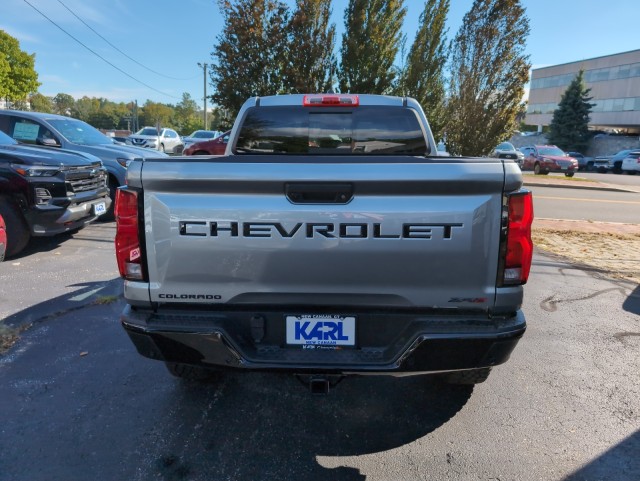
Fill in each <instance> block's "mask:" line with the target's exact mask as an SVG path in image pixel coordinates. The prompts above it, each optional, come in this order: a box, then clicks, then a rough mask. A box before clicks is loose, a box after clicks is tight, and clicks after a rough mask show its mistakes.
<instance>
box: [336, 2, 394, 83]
mask: <svg viewBox="0 0 640 481" xmlns="http://www.w3.org/2000/svg"><path fill="white" fill-rule="evenodd" d="M403 4H404V0H349V5H348V6H347V8H346V10H345V21H344V24H345V33H344V34H343V35H342V47H341V49H340V52H341V55H342V61H341V64H340V70H339V73H338V77H339V82H340V91H341V92H354V93H369V94H388V93H391V92H392V90H393V88H394V80H395V78H396V70H395V69H394V67H393V64H394V61H395V58H396V55H397V54H398V50H399V48H400V44H401V42H402V32H401V29H402V21H403V20H404V16H405V14H406V9H405V8H404V6H403Z"/></svg>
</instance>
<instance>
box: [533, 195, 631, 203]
mask: <svg viewBox="0 0 640 481" xmlns="http://www.w3.org/2000/svg"><path fill="white" fill-rule="evenodd" d="M536 199H547V200H575V201H576V202H598V203H602V202H607V203H609V204H638V205H640V202H638V201H635V200H606V199H583V198H579V197H553V196H548V195H535V194H534V195H533V200H534V201H535V200H536Z"/></svg>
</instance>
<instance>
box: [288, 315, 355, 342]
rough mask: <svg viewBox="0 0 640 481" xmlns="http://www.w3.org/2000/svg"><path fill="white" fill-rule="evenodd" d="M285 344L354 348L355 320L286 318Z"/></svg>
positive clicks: (351, 317) (349, 318)
mask: <svg viewBox="0 0 640 481" xmlns="http://www.w3.org/2000/svg"><path fill="white" fill-rule="evenodd" d="M286 322H287V344H291V345H299V346H323V347H337V346H354V345H355V343H356V318H355V317H353V316H340V315H324V314H310V315H300V316H287V317H286Z"/></svg>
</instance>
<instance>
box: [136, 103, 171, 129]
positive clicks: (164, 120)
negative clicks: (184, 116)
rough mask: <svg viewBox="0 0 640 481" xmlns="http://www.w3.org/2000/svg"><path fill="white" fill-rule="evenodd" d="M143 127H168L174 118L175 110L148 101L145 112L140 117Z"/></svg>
mask: <svg viewBox="0 0 640 481" xmlns="http://www.w3.org/2000/svg"><path fill="white" fill-rule="evenodd" d="M140 117H141V119H142V123H143V125H148V126H151V127H155V126H156V125H158V124H160V127H167V126H169V125H171V124H170V122H171V118H172V117H173V108H171V107H170V106H168V105H165V104H161V103H156V102H152V101H151V100H147V101H146V102H145V104H144V112H143V113H142V114H141V115H140Z"/></svg>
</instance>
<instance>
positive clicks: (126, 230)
mask: <svg viewBox="0 0 640 481" xmlns="http://www.w3.org/2000/svg"><path fill="white" fill-rule="evenodd" d="M115 213H116V259H117V261H118V270H119V271H120V275H121V276H122V277H123V278H125V279H128V280H136V281H137V280H143V279H144V275H143V273H142V252H141V251H140V238H139V235H138V193H137V192H135V191H132V190H127V189H122V188H120V189H118V190H117V191H116V207H115Z"/></svg>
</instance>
